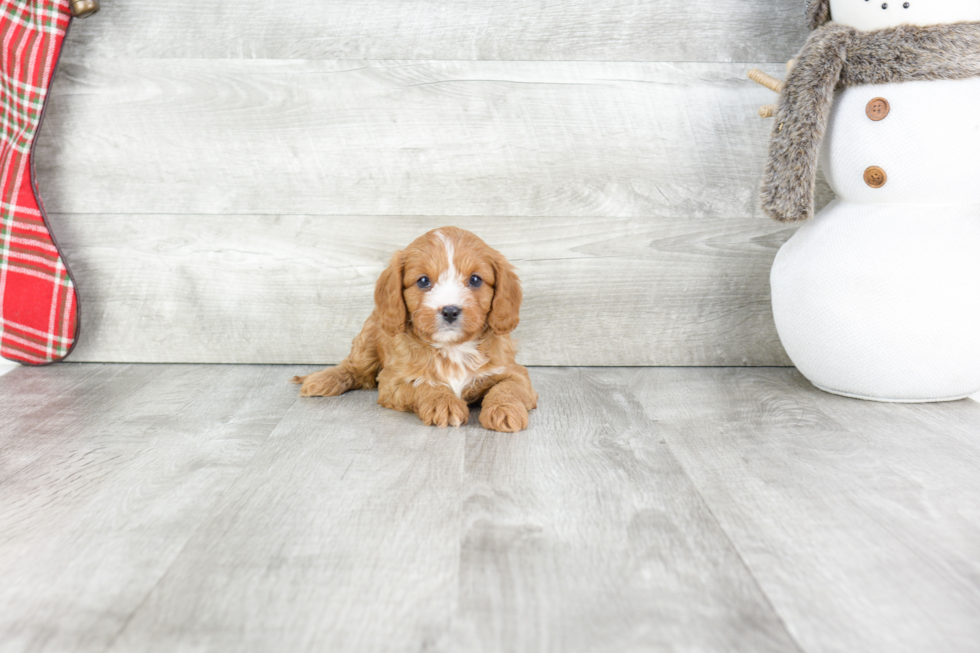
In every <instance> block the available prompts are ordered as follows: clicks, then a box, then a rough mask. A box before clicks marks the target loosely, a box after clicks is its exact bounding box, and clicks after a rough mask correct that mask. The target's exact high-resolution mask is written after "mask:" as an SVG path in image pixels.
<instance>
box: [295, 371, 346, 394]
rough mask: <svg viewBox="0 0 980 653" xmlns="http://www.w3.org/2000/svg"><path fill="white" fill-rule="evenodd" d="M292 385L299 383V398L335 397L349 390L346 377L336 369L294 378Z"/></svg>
mask: <svg viewBox="0 0 980 653" xmlns="http://www.w3.org/2000/svg"><path fill="white" fill-rule="evenodd" d="M292 382H293V383H301V384H303V386H302V387H301V388H300V390H299V394H300V396H301V397H336V396H337V395H341V394H344V393H345V392H347V391H348V390H350V379H349V378H348V375H347V374H345V373H344V372H343V371H341V369H340V368H338V367H331V368H330V369H328V370H323V371H320V372H314V373H313V374H308V375H306V376H294V377H293V379H292Z"/></svg>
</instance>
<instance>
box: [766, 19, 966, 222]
mask: <svg viewBox="0 0 980 653" xmlns="http://www.w3.org/2000/svg"><path fill="white" fill-rule="evenodd" d="M978 75H980V23H953V24H949V25H932V26H928V27H916V26H912V25H900V26H898V27H891V28H888V29H882V30H876V31H873V32H861V31H858V30H856V29H853V28H851V27H845V26H843V25H837V24H836V23H833V22H830V23H827V24H826V25H824V26H823V27H821V28H820V29H818V30H816V31H814V32H813V34H811V35H810V38H809V39H807V42H806V44H805V45H804V46H803V49H802V50H800V53H799V55H798V56H797V61H796V65H795V66H794V67H793V70H792V71H791V72H790V74H789V77H788V79H787V80H786V88H785V89H784V90H783V92H782V94H781V95H780V97H779V106H778V108H777V110H776V116H775V118H776V120H775V122H774V124H773V131H772V137H771V140H770V142H769V159H768V161H767V162H766V172H765V176H764V178H763V183H762V192H761V197H762V208H763V209H764V210H765V212H766V213H767V214H769V216H770V217H772V218H774V219H775V220H779V221H780V222H796V221H800V220H808V219H809V218H811V217H813V193H814V186H815V184H816V177H817V159H818V157H819V154H820V144H821V142H822V141H823V137H824V133H825V132H826V131H827V122H828V120H829V119H830V109H831V105H832V104H833V101H834V92H835V91H836V90H838V89H843V88H846V87H848V86H856V85H860V84H886V83H891V82H908V81H917V80H937V79H964V78H967V77H975V76H978Z"/></svg>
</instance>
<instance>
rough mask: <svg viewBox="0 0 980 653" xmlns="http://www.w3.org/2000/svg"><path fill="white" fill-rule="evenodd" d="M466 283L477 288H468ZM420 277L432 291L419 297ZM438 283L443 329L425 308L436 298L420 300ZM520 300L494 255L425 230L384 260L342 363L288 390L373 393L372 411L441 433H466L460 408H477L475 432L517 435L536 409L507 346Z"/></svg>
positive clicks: (463, 238)
mask: <svg viewBox="0 0 980 653" xmlns="http://www.w3.org/2000/svg"><path fill="white" fill-rule="evenodd" d="M474 275H475V276H476V277H477V278H478V279H479V283H475V284H474V283H468V282H469V281H470V280H472V279H473V277H474ZM423 277H425V278H426V279H427V280H429V283H430V285H431V284H436V285H435V286H432V287H430V288H428V289H425V288H422V287H420V285H419V283H418V282H419V280H420V279H422V278H423ZM440 283H441V284H446V285H445V286H444V287H443V290H442V292H443V293H444V296H445V297H454V298H456V301H458V302H459V306H458V307H459V308H460V313H459V315H458V317H457V318H454V320H453V321H452V322H447V321H446V319H445V317H444V316H442V312H441V309H442V308H444V307H441V306H437V305H433V302H435V301H436V300H435V299H433V297H437V296H443V295H432V294H429V293H432V292H435V287H436V286H438V284H440ZM522 300H523V294H522V291H521V284H520V279H518V277H517V273H516V271H515V270H514V267H513V266H512V265H511V264H510V263H509V262H508V261H507V259H505V258H504V256H503V255H502V254H500V252H498V251H496V250H494V249H492V248H490V247H489V246H488V245H487V244H486V243H484V242H483V241H482V240H480V239H479V238H478V237H477V236H476V235H474V234H472V233H470V232H468V231H465V230H463V229H459V228H456V227H443V228H441V229H435V230H433V231H430V232H428V233H427V234H424V235H423V236H421V237H419V238H418V239H416V240H415V241H414V242H413V243H412V244H410V245H409V246H408V247H406V248H405V249H404V250H402V251H399V252H396V253H395V254H394V256H392V258H391V261H390V263H389V265H388V267H387V268H386V269H385V271H384V272H383V273H382V274H381V276H380V277H379V278H378V282H377V284H376V285H375V292H374V301H375V309H374V311H373V312H372V313H371V315H370V317H368V319H367V321H365V323H364V327H363V328H362V329H361V332H360V334H359V335H358V336H357V337H356V338H355V339H354V343H353V345H352V347H351V353H350V355H349V356H347V358H345V359H344V360H343V361H342V362H341V363H340V365H337V366H336V367H332V368H328V369H326V370H322V371H320V372H316V373H314V374H308V375H306V376H297V377H294V378H293V380H292V381H293V382H294V383H299V384H301V386H302V387H301V389H300V395H302V396H304V397H312V396H336V395H339V394H343V393H344V392H347V391H348V390H356V389H362V388H374V387H377V388H378V403H379V404H380V405H382V406H384V407H386V408H391V409H393V410H400V411H406V412H414V413H416V414H417V415H418V416H419V418H420V419H421V420H422V422H423V423H425V424H428V425H431V426H438V427H443V428H444V427H448V426H461V425H463V424H466V423H467V422H468V420H469V416H470V409H469V406H470V405H471V404H474V403H476V402H480V401H482V404H483V408H482V410H481V413H480V423H481V424H482V425H483V426H484V427H485V428H487V429H491V430H494V431H503V432H509V433H510V432H515V431H520V430H522V429H525V428H527V426H528V421H529V416H528V411H529V410H531V409H533V408H536V407H537V399H538V395H537V393H536V392H535V391H534V388H533V387H532V386H531V379H530V376H529V375H528V372H527V369H526V368H525V367H523V366H522V365H518V364H517V363H516V362H515V355H516V352H517V349H516V347H515V345H514V342H513V340H512V339H511V337H510V333H511V332H512V331H513V330H514V329H515V328H516V327H517V325H518V323H519V322H520V306H521V302H522ZM441 316H442V317H441Z"/></svg>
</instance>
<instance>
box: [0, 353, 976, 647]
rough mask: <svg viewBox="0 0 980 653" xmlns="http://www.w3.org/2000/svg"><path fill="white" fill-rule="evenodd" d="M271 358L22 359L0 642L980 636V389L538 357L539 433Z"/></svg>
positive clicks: (2, 383) (2, 388)
mask: <svg viewBox="0 0 980 653" xmlns="http://www.w3.org/2000/svg"><path fill="white" fill-rule="evenodd" d="M297 371H302V369H297V368H293V367H273V366H194V365H116V366H112V365H92V364H74V365H72V364H63V365H58V366H54V367H50V368H45V369H29V368H20V369H17V370H14V371H13V372H11V373H9V374H6V375H4V376H3V377H2V378H0V415H2V416H3V421H2V423H0V579H2V582H0V651H4V652H7V651H68V650H70V651H108V650H112V651H134V650H139V651H151V650H152V651H156V650H159V651H189V650H195V651H207V650H214V651H228V650H236V651H305V650H309V651H324V650H332V651H419V650H432V651H563V652H564V651H616V652H621V651H650V650H653V651H660V650H664V651H666V650H671V651H883V652H884V651H887V652H889V653H895V652H903V651H910V652H911V651H924V650H941V651H975V650H976V642H977V641H980V474H977V468H978V466H980V405H977V404H976V403H975V402H971V401H962V402H956V403H951V404H937V405H926V406H902V405H883V404H874V403H866V402H860V401H856V400H849V399H843V398H840V397H834V396H831V395H826V394H823V393H821V392H819V391H817V390H815V389H813V388H811V387H810V386H809V385H808V384H807V383H806V382H805V381H804V380H803V379H802V378H801V377H800V376H799V375H798V373H796V372H795V371H794V370H792V369H778V368H754V369H720V368H700V369H690V368H688V369H682V368H660V369H615V368H607V369H581V368H536V369H533V370H532V377H533V379H534V382H535V384H536V386H537V387H538V390H539V391H540V393H541V402H540V406H541V407H540V408H539V409H538V410H537V411H535V412H534V414H533V416H532V420H531V428H530V429H529V430H528V431H526V432H523V433H520V434H516V435H499V434H492V433H488V432H486V431H484V430H482V429H481V428H480V427H479V426H478V423H477V421H476V419H475V418H474V419H471V424H470V425H468V426H465V427H463V428H460V429H451V430H438V429H430V428H426V427H423V426H422V425H421V423H420V422H418V420H417V418H416V417H415V416H413V415H410V414H404V413H396V412H394V411H388V410H384V409H381V408H379V407H377V406H376V405H375V403H374V401H375V398H376V394H375V393H374V392H356V393H351V394H348V395H345V396H344V397H341V398H335V399H299V398H297V397H296V391H295V388H294V387H292V386H290V385H288V384H287V383H286V380H287V379H288V378H289V377H290V376H291V375H292V374H293V373H296V372H297Z"/></svg>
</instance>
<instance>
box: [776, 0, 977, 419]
mask: <svg viewBox="0 0 980 653" xmlns="http://www.w3.org/2000/svg"><path fill="white" fill-rule="evenodd" d="M806 11H807V17H808V20H809V21H810V26H811V29H813V30H814V31H813V33H812V34H811V36H810V38H809V39H808V41H807V43H806V45H805V46H804V48H803V50H801V52H800V54H799V56H798V57H797V59H796V60H794V61H795V64H794V65H793V67H792V69H791V71H790V73H789V76H788V78H787V80H786V83H785V85H782V84H780V87H779V88H780V91H781V95H780V101H779V104H778V105H777V108H776V109H775V116H774V118H775V123H774V126H773V135H772V141H771V144H770V152H769V160H768V163H767V169H766V176H765V181H764V183H763V188H762V202H763V206H764V208H765V209H766V211H767V212H768V213H769V214H770V215H772V217H774V218H776V219H777V220H782V221H787V222H790V221H805V223H804V224H803V226H802V227H801V228H800V229H799V230H798V231H797V232H796V234H794V235H793V237H792V238H790V239H789V241H787V242H786V243H785V245H783V247H782V248H781V249H780V250H779V253H778V255H777V256H776V260H775V262H774V264H773V268H772V273H771V284H772V308H773V315H774V318H775V322H776V328H777V330H778V333H779V337H780V339H781V340H782V343H783V346H784V347H785V349H786V352H787V353H788V354H789V357H790V358H791V359H792V361H793V363H794V364H795V365H796V366H797V368H798V369H799V370H800V372H801V373H802V374H803V375H804V376H806V378H807V379H809V380H810V381H811V382H812V383H813V384H814V385H815V386H817V387H818V388H820V389H822V390H826V391H828V392H832V393H835V394H840V395H846V396H851V397H858V398H862V399H874V400H879V401H894V402H925V401H947V400H954V399H960V398H963V397H967V396H969V395H971V394H973V393H975V392H977V391H978V390H980V0H897V1H896V0H887V1H884V0H829V1H828V0H811V1H810V2H808V3H807V9H806ZM818 161H819V165H820V167H821V169H822V170H823V173H824V176H825V177H826V179H827V181H828V182H829V184H830V186H831V188H832V189H833V190H834V192H835V193H836V196H837V198H836V199H835V200H834V201H832V202H831V203H830V204H829V205H827V206H826V207H825V208H824V209H823V210H822V211H820V213H819V214H817V215H815V216H813V215H812V213H813V185H814V178H815V175H816V167H817V164H818Z"/></svg>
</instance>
